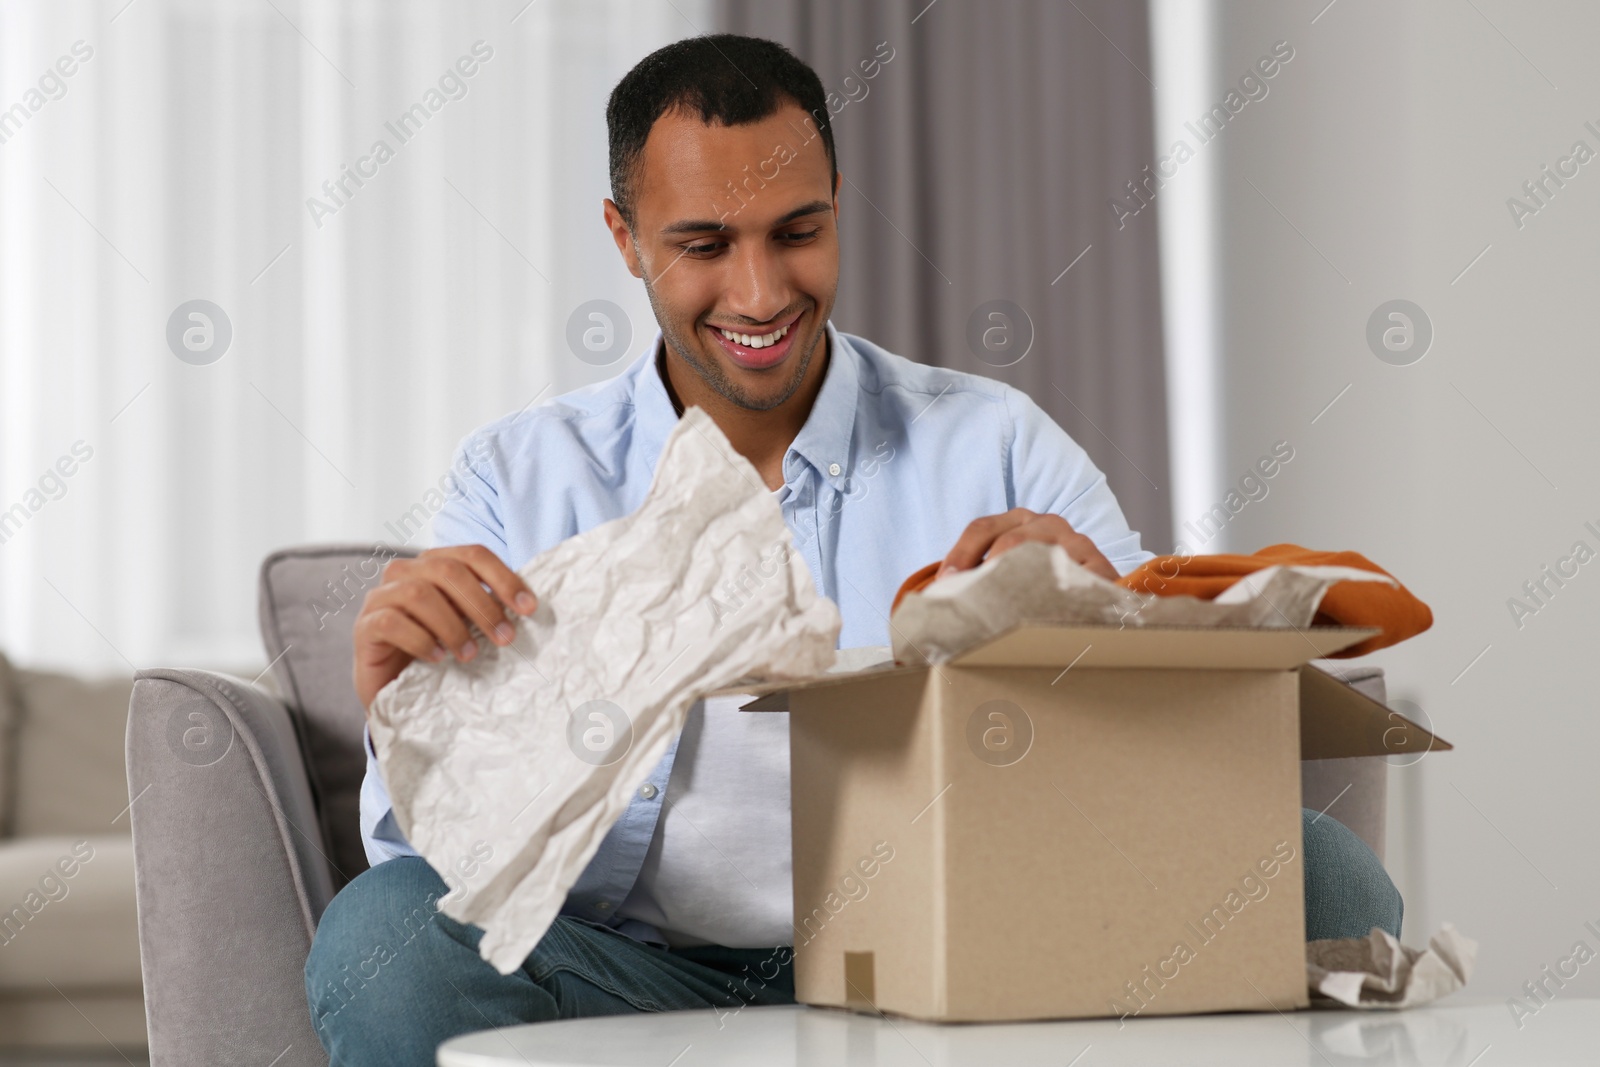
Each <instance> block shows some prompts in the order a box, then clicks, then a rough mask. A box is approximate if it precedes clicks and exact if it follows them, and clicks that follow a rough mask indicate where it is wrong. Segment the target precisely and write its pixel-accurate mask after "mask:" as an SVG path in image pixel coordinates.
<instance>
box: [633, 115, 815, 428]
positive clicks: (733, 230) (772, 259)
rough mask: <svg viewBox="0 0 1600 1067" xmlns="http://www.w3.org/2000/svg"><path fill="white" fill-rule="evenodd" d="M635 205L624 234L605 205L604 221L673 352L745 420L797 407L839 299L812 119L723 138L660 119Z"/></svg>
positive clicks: (689, 118) (678, 119) (695, 124)
mask: <svg viewBox="0 0 1600 1067" xmlns="http://www.w3.org/2000/svg"><path fill="white" fill-rule="evenodd" d="M808 138H809V140H808ZM633 201H634V204H633V207H634V220H633V226H632V227H631V229H629V228H626V227H624V226H623V224H622V221H621V216H620V215H619V214H617V212H616V209H615V206H614V205H613V204H612V203H611V201H609V200H608V201H606V218H607V222H608V224H609V225H610V226H611V229H612V233H613V235H614V236H615V237H616V239H617V246H618V248H619V249H621V251H622V254H623V257H624V259H626V260H627V263H628V267H629V269H630V270H631V271H633V273H634V274H635V275H637V276H639V277H641V278H643V279H644V284H645V291H646V293H647V294H648V295H649V297H650V306H651V308H652V309H653V310H654V311H655V315H656V321H657V322H658V323H659V324H660V326H661V330H662V333H663V335H664V336H665V338H666V342H667V344H668V345H669V346H670V347H671V351H672V353H674V354H676V355H677V356H678V357H679V358H680V359H682V360H683V362H684V363H686V364H688V366H689V367H690V368H691V369H692V370H693V371H694V372H695V373H696V374H698V375H699V376H700V378H701V379H702V380H703V381H704V382H705V383H706V385H707V386H709V387H710V388H711V389H713V390H715V391H716V392H717V393H718V394H720V395H721V396H723V397H725V398H726V399H727V400H729V401H731V402H732V403H734V404H737V405H739V406H740V407H743V408H747V409H750V410H755V411H766V410H770V409H772V408H775V407H777V406H778V405H780V404H782V403H783V402H784V401H785V400H787V399H789V397H790V396H792V395H794V393H795V391H796V390H797V389H798V388H799V387H800V383H801V381H802V380H803V379H804V377H805V373H806V369H807V367H809V366H810V363H811V358H812V356H813V354H814V353H815V352H816V351H817V345H818V342H819V341H821V340H822V338H823V336H824V335H825V331H824V326H825V324H826V323H827V321H828V316H829V314H830V313H831V312H832V310H833V301H834V297H835V294H836V292H837V290H838V286H839V240H838V200H837V197H836V189H835V183H834V179H833V168H832V167H831V166H829V163H828V153H827V149H826V148H825V147H824V146H823V143H822V137H821V135H820V134H819V133H818V132H817V130H816V126H815V124H814V123H813V122H812V121H811V120H810V118H809V116H807V115H806V113H805V112H804V111H803V110H802V109H801V108H800V107H798V106H797V105H793V104H790V105H788V106H785V107H781V108H779V110H778V111H777V112H776V113H774V114H773V115H771V116H769V117H767V118H765V119H762V120H761V121H759V122H755V123H751V124H749V125H746V126H722V125H706V124H705V123H703V122H701V121H700V118H699V116H698V115H689V114H684V113H681V112H678V111H672V112H668V113H667V114H665V115H663V116H662V117H661V118H659V119H657V120H656V123H655V125H654V126H653V127H652V128H651V130H650V137H649V139H648V140H647V141H646V142H645V147H644V152H643V155H642V159H641V166H640V168H639V171H638V176H637V179H636V181H635V184H634V190H633ZM729 334H735V335H738V336H736V337H730V336H729Z"/></svg>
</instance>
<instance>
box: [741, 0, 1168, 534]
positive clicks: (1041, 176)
mask: <svg viewBox="0 0 1600 1067" xmlns="http://www.w3.org/2000/svg"><path fill="white" fill-rule="evenodd" d="M719 8H720V9H719V16H720V21H721V28H722V29H725V30H727V31H729V32H733V33H748V34H754V35H756V36H759V37H768V38H771V39H773V40H776V41H780V42H782V43H783V44H785V45H787V46H788V47H790V48H791V49H793V50H794V51H795V53H796V54H797V55H799V56H800V57H801V58H802V59H804V60H806V61H807V62H808V63H810V64H811V65H812V66H813V67H814V68H816V71H817V73H818V75H819V76H821V78H822V82H823V86H824V88H825V89H827V90H828V91H830V92H833V93H837V94H838V99H839V100H840V101H848V102H846V103H844V104H843V106H842V109H840V110H838V113H837V114H836V115H835V117H834V137H835V141H836V143H837V146H838V150H839V169H840V171H841V172H842V173H843V174H844V177H845V182H844V185H843V189H842V191H841V193H840V211H841V228H842V230H843V245H844V248H843V276H842V279H841V282H840V292H839V302H838V306H837V309H836V310H835V312H834V322H835V323H836V324H837V325H838V326H839V328H840V329H843V330H847V331H849V332H851V333H859V334H862V335H864V336H867V337H870V338H871V339H872V340H874V341H877V342H878V343H879V344H882V345H884V346H885V347H887V348H889V349H890V350H891V351H894V352H898V353H900V354H901V355H904V356H907V357H909V358H911V359H915V360H918V361H920V362H924V363H931V364H936V365H939V366H945V367H953V368H957V369H960V370H967V371H973V372H976V373H980V374H987V375H989V376H991V377H994V378H998V379H1000V380H1002V381H1005V382H1008V383H1010V384H1012V385H1015V386H1017V387H1018V388H1020V389H1022V390H1024V391H1026V392H1027V393H1028V394H1029V395H1030V396H1032V397H1033V398H1034V400H1035V401H1037V402H1038V403H1039V405H1040V406H1041V407H1043V408H1044V409H1045V410H1046V411H1048V412H1049V413H1050V414H1051V415H1052V416H1053V417H1054V418H1055V419H1056V421H1057V422H1059V423H1060V424H1061V425H1062V426H1063V427H1064V428H1065V429H1066V430H1067V432H1068V433H1070V434H1071V435H1072V436H1073V438H1074V439H1076V440H1077V441H1078V442H1079V443H1080V444H1081V445H1083V447H1084V448H1085V449H1087V450H1088V451H1089V454H1090V455H1091V456H1093V457H1094V459H1095V462H1096V463H1097V464H1098V465H1099V467H1100V468H1101V469H1102V470H1104V471H1105V472H1106V476H1107V478H1109V479H1110V482H1111V486H1112V488H1113V489H1114V490H1115V491H1116V494H1117V497H1118V498H1119V499H1120V500H1121V501H1122V506H1123V509H1124V510H1125V511H1126V512H1127V515H1128V520H1129V522H1130V523H1131V524H1132V525H1133V526H1134V528H1135V529H1138V530H1139V531H1140V532H1141V533H1143V534H1144V542H1145V545H1146V546H1147V547H1149V548H1153V549H1155V550H1157V551H1163V550H1166V549H1168V548H1170V547H1171V527H1172V523H1171V501H1170V492H1169V490H1170V485H1169V482H1168V476H1167V418H1166V386H1165V374H1164V370H1163V362H1162V340H1161V314H1160V312H1161V300H1160V284H1159V272H1158V267H1157V261H1156V255H1157V241H1156V226H1155V221H1156V220H1155V210H1156V208H1157V207H1158V206H1159V205H1157V204H1152V205H1151V206H1150V207H1147V208H1145V209H1144V210H1142V211H1140V212H1139V213H1138V214H1137V215H1136V216H1133V217H1129V218H1125V219H1124V223H1125V225H1124V226H1123V227H1122V228H1121V229H1120V230H1119V228H1118V220H1117V216H1116V214H1115V213H1114V212H1113V211H1112V209H1111V208H1110V207H1109V206H1108V201H1109V200H1110V199H1111V198H1112V197H1113V196H1120V197H1121V198H1122V199H1124V200H1126V201H1128V202H1129V203H1130V204H1132V205H1134V206H1136V204H1137V202H1135V201H1132V200H1131V198H1129V195H1128V188H1127V183H1128V182H1129V181H1130V180H1139V179H1142V178H1143V177H1144V168H1145V166H1146V165H1147V164H1152V163H1153V162H1154V160H1153V157H1152V152H1151V148H1152V145H1153V141H1154V138H1153V136H1152V121H1153V119H1152V92H1153V86H1152V84H1151V82H1150V81H1149V80H1148V78H1147V77H1146V76H1147V75H1148V74H1149V73H1150V47H1149V13H1148V10H1147V8H1146V5H1145V4H1144V3H1142V2H1127V0H1121V2H1118V0H1074V2H1071V3H1068V2H1064V0H1011V2H1006V3H992V2H987V3H986V2H980V0H937V2H936V3H934V4H933V5H932V6H931V7H930V6H928V3H927V0H877V2H862V0H721V2H720V5H719ZM913 20H914V21H913ZM880 45H886V47H883V48H880ZM888 49H893V57H892V58H891V59H889V61H888V62H887V63H883V64H881V65H880V66H878V67H877V68H876V69H875V76H874V77H872V78H871V79H870V80H868V79H865V78H864V77H863V76H862V68H861V66H860V64H861V63H862V61H863V60H869V61H870V60H873V59H875V58H877V57H878V56H881V55H886V54H888ZM867 69H868V70H873V69H874V68H872V67H871V66H870V65H869V67H868V68H867ZM847 79H849V80H847ZM833 106H834V107H835V108H838V107H839V104H838V103H835V104H834V105H833ZM1090 246H1092V247H1090ZM1085 248H1088V249H1089V251H1087V252H1084V249H1085ZM1080 253H1082V258H1081V259H1079V258H1078V257H1079V255H1080ZM1074 260H1076V263H1074ZM1069 265H1071V270H1068V271H1067V272H1066V273H1065V274H1062V271H1063V270H1066V268H1067V267H1068V266H1069ZM991 301H1009V302H1010V304H1012V305H1015V307H1020V308H1021V309H1022V312H1023V313H1024V314H1025V316H1026V320H1027V321H1029V322H1031V324H1032V346H1031V348H1029V349H1028V350H1027V352H1026V355H1025V356H1023V358H1021V359H1020V360H1017V361H1016V362H1012V360H1015V359H1016V357H1017V356H1018V355H1021V351H1020V346H1022V345H1023V344H1025V343H1026V336H1025V335H1026V333H1027V326H1026V323H1025V322H1024V321H1023V319H1022V317H1021V316H1019V315H1017V313H1016V312H1015V311H1014V310H1013V309H1012V308H1009V307H1005V306H997V305H994V304H991V303H990V302H991ZM975 313H976V314H977V316H978V321H976V322H973V320H974V315H975ZM996 314H998V315H999V316H1000V317H998V318H996V317H995V315H996ZM969 326H970V327H971V328H969ZM980 356H981V358H980ZM1006 364H1009V365H1006Z"/></svg>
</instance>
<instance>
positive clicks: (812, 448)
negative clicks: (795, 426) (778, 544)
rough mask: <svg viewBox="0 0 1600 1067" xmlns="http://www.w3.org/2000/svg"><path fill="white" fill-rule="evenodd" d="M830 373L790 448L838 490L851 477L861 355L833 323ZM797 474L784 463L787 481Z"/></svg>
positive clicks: (829, 357)
mask: <svg viewBox="0 0 1600 1067" xmlns="http://www.w3.org/2000/svg"><path fill="white" fill-rule="evenodd" d="M827 331H828V373H827V375H826V376H824V377H823V379H822V388H821V389H819V390H817V399H816V402H815V403H813V404H812V405H811V414H810V415H808V416H806V422H805V425H804V426H802V427H800V432H799V433H798V434H796V435H795V439H794V444H792V445H790V446H789V451H790V453H791V454H794V453H797V454H799V455H800V456H801V457H802V458H803V459H804V460H805V461H806V462H807V463H809V464H811V465H812V466H813V467H815V468H816V469H817V473H818V474H820V475H821V476H822V480H823V481H825V482H827V483H828V484H829V485H832V486H834V487H835V488H837V487H839V486H842V485H843V484H844V483H845V481H846V480H847V479H848V478H849V476H850V440H851V437H852V435H853V434H854V433H855V428H856V406H857V405H858V404H859V403H860V391H861V366H860V360H861V356H860V355H859V354H858V353H857V352H856V350H855V349H854V348H853V347H852V346H851V345H850V343H849V342H848V341H846V340H844V339H843V338H842V337H840V336H839V331H837V330H835V329H834V328H833V323H832V322H829V323H828V324H827ZM796 473H797V472H795V471H793V470H791V469H790V465H789V457H788V456H785V457H784V460H783V477H784V480H785V481H790V480H792V479H793V477H794V475H795V474H796Z"/></svg>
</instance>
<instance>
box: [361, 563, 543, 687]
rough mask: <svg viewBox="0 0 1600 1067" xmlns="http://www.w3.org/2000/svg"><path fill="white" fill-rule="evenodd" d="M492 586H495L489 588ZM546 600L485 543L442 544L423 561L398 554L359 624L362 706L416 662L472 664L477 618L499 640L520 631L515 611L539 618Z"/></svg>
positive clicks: (502, 641)
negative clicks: (451, 659)
mask: <svg viewBox="0 0 1600 1067" xmlns="http://www.w3.org/2000/svg"><path fill="white" fill-rule="evenodd" d="M484 586H488V587H489V588H488V590H485V589H484ZM538 606H539V602H538V601H537V600H536V599H534V596H533V594H532V593H531V592H529V590H528V587H527V585H526V584H525V583H524V582H523V580H522V579H521V578H519V577H518V576H517V574H516V573H515V572H514V571H512V570H511V568H509V567H507V566H506V565H505V564H504V563H502V562H500V558H499V557H498V556H496V555H495V554H494V553H493V552H491V551H489V550H488V549H487V548H485V547H483V546H482V545H463V546H460V547H457V548H435V549H430V550H429V551H427V552H424V553H422V554H421V555H420V556H418V557H417V558H416V559H397V560H393V561H392V562H390V564H389V565H388V566H387V567H385V568H384V571H383V580H382V581H381V582H379V583H378V586H377V588H375V589H373V590H372V591H371V592H369V593H368V594H367V596H366V599H365V600H364V601H363V602H362V604H361V614H360V615H359V616H357V617H356V625H355V645H356V655H355V683H356V696H358V697H359V698H360V699H361V706H362V707H364V708H370V707H371V706H372V700H373V698H374V697H376V696H377V695H378V690H380V689H382V688H383V687H384V686H386V685H388V684H389V683H390V682H392V681H394V680H395V678H396V677H398V676H399V674H400V672H401V671H403V670H405V668H406V664H408V663H410V662H411V661H412V660H414V659H425V660H427V661H428V662H430V663H438V662H439V661H440V660H442V659H444V658H445V657H446V656H448V655H454V656H455V657H456V658H457V659H458V660H460V661H461V662H462V663H466V662H467V661H468V660H470V659H472V657H474V656H476V655H477V654H478V646H477V643H476V642H475V641H473V640H472V637H471V631H469V630H468V629H467V621H468V620H469V619H470V620H471V621H472V622H473V623H474V624H476V625H477V627H478V629H480V630H482V631H483V632H484V633H485V634H487V635H488V636H489V639H490V640H491V641H493V642H494V643H495V644H497V645H509V644H510V643H511V640H512V638H514V637H515V636H516V630H515V629H514V628H513V627H512V625H511V624H510V622H508V621H507V619H508V617H509V616H508V615H507V611H508V610H510V611H515V612H516V613H517V614H519V615H531V614H533V612H534V609H535V608H537V607H538Z"/></svg>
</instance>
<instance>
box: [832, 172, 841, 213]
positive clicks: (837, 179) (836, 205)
mask: <svg viewBox="0 0 1600 1067" xmlns="http://www.w3.org/2000/svg"><path fill="white" fill-rule="evenodd" d="M843 181H844V175H843V174H840V173H839V172H838V171H834V172H833V222H834V225H838V223H839V186H840V184H841V183H842V182H843Z"/></svg>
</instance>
